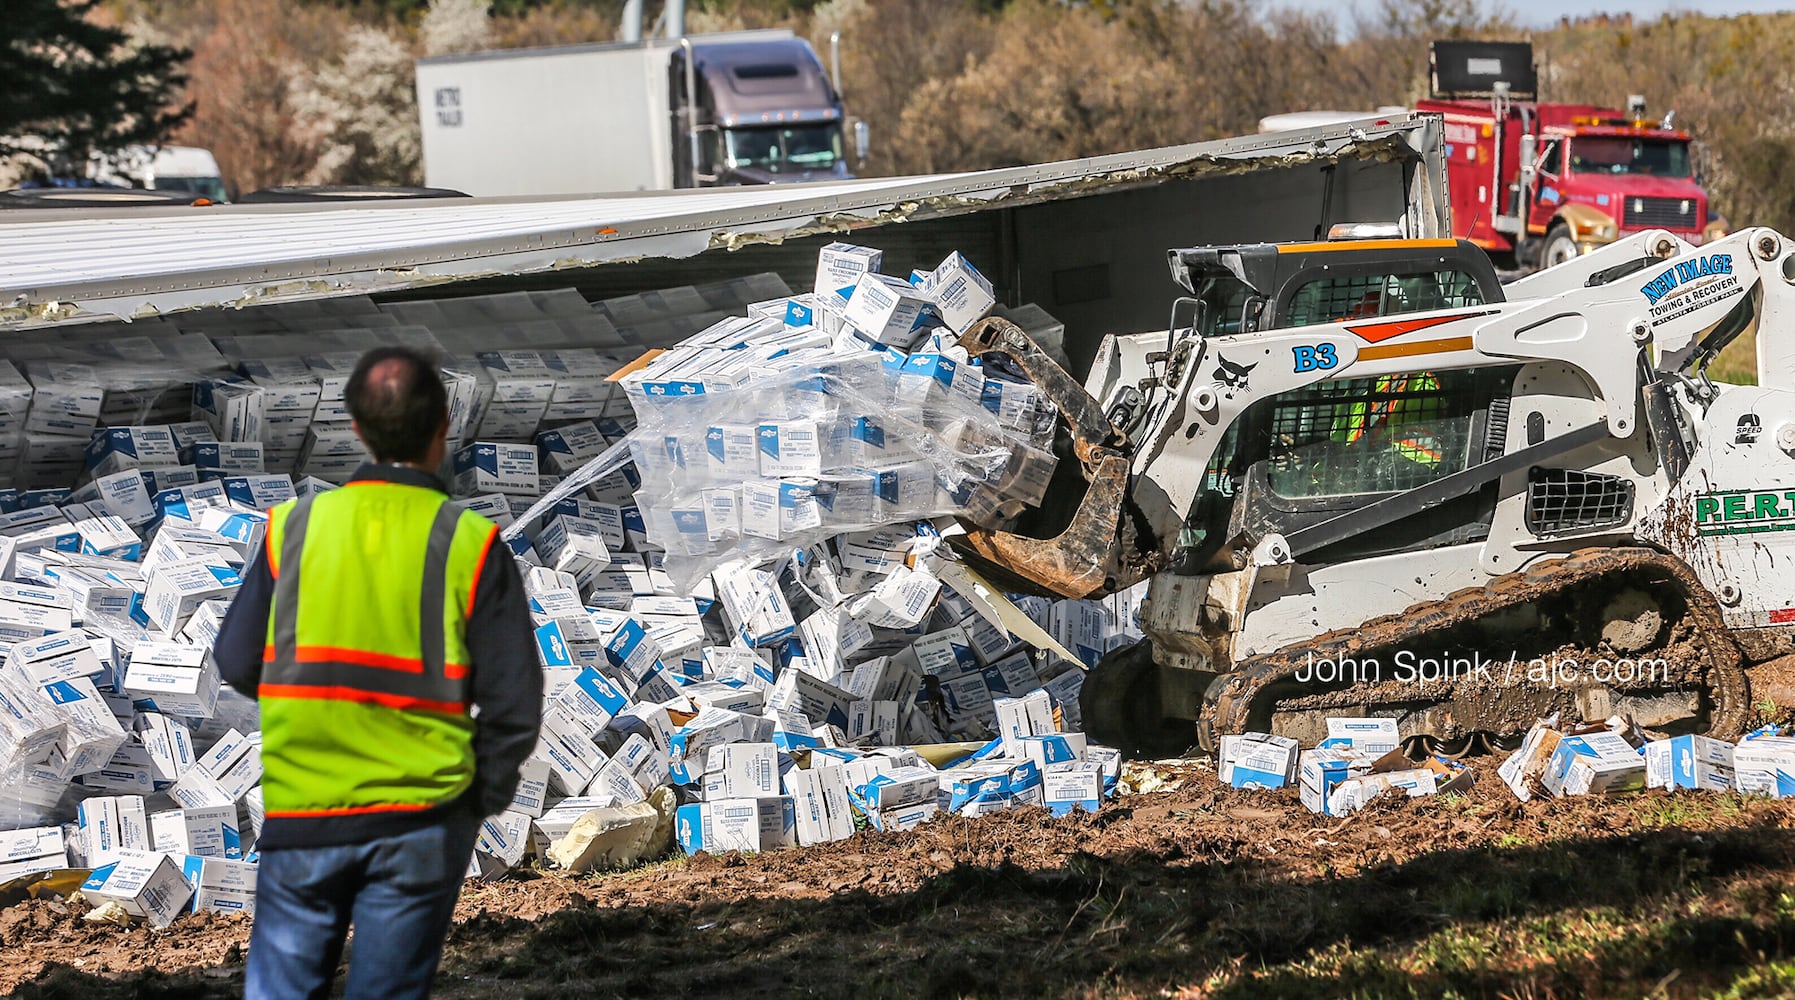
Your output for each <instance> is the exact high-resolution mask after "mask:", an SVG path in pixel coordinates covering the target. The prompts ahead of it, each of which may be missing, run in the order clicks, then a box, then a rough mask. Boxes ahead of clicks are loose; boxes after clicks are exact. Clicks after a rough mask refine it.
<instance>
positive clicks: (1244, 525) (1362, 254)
mask: <svg viewBox="0 0 1795 1000" xmlns="http://www.w3.org/2000/svg"><path fill="white" fill-rule="evenodd" d="M1171 263H1172V268H1173V273H1174V276H1175V277H1176V278H1177V279H1178V281H1179V283H1180V284H1181V285H1183V286H1184V287H1185V288H1187V289H1189V290H1190V291H1191V292H1192V293H1193V296H1194V297H1195V299H1196V302H1197V303H1198V305H1197V306H1196V308H1195V309H1194V319H1193V321H1192V325H1191V327H1190V328H1189V330H1188V332H1187V333H1186V335H1187V336H1192V335H1194V336H1200V337H1203V338H1205V339H1207V338H1211V337H1226V336H1231V335H1235V334H1241V333H1253V332H1257V331H1261V330H1273V329H1288V328H1292V327H1301V326H1312V325H1316V324H1321V323H1336V322H1340V321H1343V320H1351V319H1360V318H1366V317H1375V316H1390V315H1400V314H1403V313H1414V312H1425V311H1429V310H1438V309H1454V308H1463V307H1470V306H1477V305H1481V304H1484V303H1487V302H1500V301H1502V297H1503V296H1502V287H1501V284H1500V283H1499V282H1498V280H1497V278H1496V273H1495V270H1494V268H1492V267H1491V265H1490V263H1489V258H1488V257H1487V256H1485V255H1484V253H1483V252H1482V251H1481V250H1479V249H1477V248H1476V247H1475V246H1473V245H1471V244H1470V243H1467V242H1465V241H1462V240H1459V241H1455V240H1367V241H1356V242H1346V243H1338V242H1336V243H1294V244H1256V245H1250V246H1238V247H1202V248H1197V249H1191V250H1174V251H1172V254H1171ZM1513 378H1514V368H1513V367H1512V366H1499V367H1495V368H1489V369H1473V370H1462V369H1461V370H1442V371H1428V370H1421V369H1418V370H1416V371H1413V372H1406V373H1401V374H1397V375H1386V376H1380V377H1375V378H1357V379H1352V378H1348V379H1335V380H1328V381H1323V382H1319V383H1316V384H1314V385H1310V386H1307V387H1304V388H1302V389H1299V390H1295V391H1292V392H1289V393H1284V394H1282V395H1279V396H1276V397H1272V398H1270V399H1266V400H1262V401H1260V402H1259V403H1256V404H1254V405H1253V406H1252V407H1250V408H1249V409H1248V410H1246V411H1245V412H1244V413H1243V414H1242V415H1241V416H1240V418H1239V419H1238V420H1236V421H1235V424H1234V426H1233V427H1231V428H1230V429H1229V431H1228V434H1227V435H1226V437H1225V439H1224V441H1223V444H1222V446H1221V447H1220V448H1218V449H1217V451H1216V454H1215V455H1214V456H1213V458H1212V460H1211V464H1210V467H1209V469H1208V470H1207V473H1206V475H1205V480H1204V489H1203V491H1202V492H1201V493H1200V494H1199V496H1198V499H1197V502H1196V504H1195V505H1194V506H1193V508H1192V510H1191V511H1190V513H1189V516H1188V517H1187V519H1186V522H1185V532H1184V537H1183V538H1182V539H1181V544H1180V547H1179V552H1178V555H1177V556H1176V557H1175V559H1174V566H1175V568H1176V569H1175V571H1178V572H1183V573H1187V574H1198V573H1205V572H1216V571H1224V570H1227V569H1233V568H1238V567H1236V566H1232V565H1229V564H1227V561H1228V560H1229V559H1231V558H1232V555H1231V554H1230V553H1225V552H1224V551H1223V548H1224V544H1225V543H1226V542H1227V540H1229V539H1233V538H1239V537H1242V536H1246V537H1252V538H1256V537H1262V536H1264V535H1265V534H1268V533H1272V532H1278V533H1289V532H1291V531H1293V530H1296V529H1297V528H1301V527H1306V526H1308V525H1311V524H1315V523H1319V522H1320V521H1323V520H1327V519H1329V518H1332V517H1335V516H1337V515H1340V514H1342V513H1348V512H1351V511H1353V510H1357V509H1359V508H1361V507H1364V506H1366V505H1368V504H1370V503H1373V502H1375V501H1377V500H1380V499H1383V498H1385V497H1388V496H1391V495H1393V494H1396V493H1400V492H1403V491H1405V490H1410V489H1414V488H1416V487H1418V486H1422V485H1425V484H1427V483H1429V482H1432V481H1434V480H1436V479H1440V478H1443V477H1445V476H1448V475H1451V474H1452V473H1454V472H1458V471H1461V470H1463V469H1465V468H1468V467H1469V466H1471V465H1475V464H1477V463H1479V462H1482V461H1485V460H1486V459H1487V458H1489V457H1492V454H1491V450H1492V449H1494V450H1495V454H1500V452H1501V448H1502V445H1503V437H1504V434H1505V428H1506V412H1507V399H1508V393H1509V387H1510V385H1511V384H1512V382H1513ZM1495 500H1496V496H1495V492H1494V486H1493V484H1492V486H1491V487H1490V488H1489V489H1486V490H1484V491H1482V492H1480V493H1478V494H1476V495H1473V496H1469V497H1464V498H1462V499H1460V500H1455V501H1452V502H1450V503H1447V504H1443V505H1441V506H1440V507H1439V508H1438V509H1437V510H1435V511H1432V512H1429V514H1428V516H1426V517H1418V518H1412V519H1410V520H1409V521H1408V522H1405V523H1403V524H1401V525H1399V526H1395V527H1394V528H1393V529H1392V530H1385V531H1381V532H1377V533H1375V538H1374V539H1366V540H1363V541H1358V542H1349V543H1341V545H1340V546H1339V547H1337V548H1336V549H1335V550H1334V551H1322V552H1319V553H1317V556H1318V557H1319V558H1318V559H1317V561H1318V562H1333V561H1338V560H1342V559H1348V558H1361V557H1364V556H1367V555H1372V554H1377V553H1381V552H1393V551H1406V550H1411V549H1417V548H1425V547H1431V546H1434V545H1446V544H1454V543H1458V542H1465V541H1472V540H1475V538H1476V537H1480V535H1479V532H1487V530H1488V524H1489V516H1488V512H1489V511H1491V510H1493V509H1494V504H1495Z"/></svg>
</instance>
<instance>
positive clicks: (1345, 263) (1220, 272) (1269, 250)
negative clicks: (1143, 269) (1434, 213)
mask: <svg viewBox="0 0 1795 1000" xmlns="http://www.w3.org/2000/svg"><path fill="white" fill-rule="evenodd" d="M1171 266H1172V277H1173V279H1174V280H1176V281H1177V282H1178V283H1179V284H1180V285H1182V286H1183V287H1184V288H1185V289H1186V290H1188V291H1189V292H1190V293H1191V294H1192V295H1193V296H1194V297H1195V298H1196V301H1197V302H1198V303H1200V305H1199V308H1198V309H1197V315H1198V319H1199V323H1198V326H1197V332H1198V333H1200V334H1201V335H1202V336H1204V337H1214V336H1218V335H1219V336H1230V335H1233V334H1240V333H1254V332H1256V331H1259V330H1281V329H1288V328H1290V327H1298V326H1313V325H1315V324H1317V323H1336V322H1340V321H1342V320H1349V319H1362V318H1365V317H1367V316H1390V315H1396V314H1399V313H1410V312H1425V311H1427V310H1430V309H1452V308H1457V307H1460V306H1469V305H1479V304H1481V303H1484V302H1500V301H1502V284H1501V282H1500V281H1498V280H1497V278H1496V270H1495V268H1493V267H1492V266H1491V265H1490V259H1489V257H1488V256H1486V255H1485V254H1484V252H1483V251H1482V250H1479V249H1477V247H1476V246H1474V245H1473V244H1471V243H1469V242H1467V241H1465V240H1354V241H1346V242H1328V243H1256V244H1249V245H1246V246H1223V247H1198V248H1196V249H1190V250H1173V251H1172V252H1171Z"/></svg>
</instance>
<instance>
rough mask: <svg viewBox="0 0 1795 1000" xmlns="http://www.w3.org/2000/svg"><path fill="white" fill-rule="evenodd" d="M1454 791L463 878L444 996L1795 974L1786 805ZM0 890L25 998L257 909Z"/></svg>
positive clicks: (211, 946) (963, 830)
mask: <svg viewBox="0 0 1795 1000" xmlns="http://www.w3.org/2000/svg"><path fill="white" fill-rule="evenodd" d="M1478 763H1479V764H1480V765H1481V766H1480V768H1479V770H1480V772H1481V773H1480V774H1479V780H1478V783H1477V785H1476V787H1474V788H1473V789H1472V790H1471V791H1470V792H1469V793H1468V794H1466V795H1463V796H1441V797H1437V798H1432V799H1415V800H1403V801H1390V802H1380V803H1375V804H1373V806H1372V807H1371V808H1370V809H1368V810H1367V811H1366V812H1364V813H1362V814H1360V815H1358V816H1354V817H1350V818H1346V819H1329V818H1326V817H1318V816H1315V815H1313V814H1311V813H1309V812H1308V811H1307V810H1305V809H1304V808H1303V807H1302V806H1301V805H1300V804H1299V803H1298V802H1297V798H1296V793H1295V792H1294V791H1283V792H1236V791H1232V790H1228V789H1224V788H1220V787H1218V786H1217V784H1216V782H1215V780H1214V778H1213V776H1212V775H1210V774H1209V773H1207V771H1206V770H1203V769H1200V768H1194V767H1193V768H1183V769H1178V770H1175V771H1172V772H1170V773H1172V774H1173V775H1174V776H1175V777H1176V778H1179V779H1182V781H1183V784H1182V787H1179V788H1177V789H1175V790H1172V791H1162V792H1156V793H1152V794H1146V795H1135V796H1128V797H1125V798H1123V799H1121V800H1119V801H1117V802H1115V803H1113V804H1110V805H1108V806H1106V807H1105V808H1104V809H1103V811H1102V812H1100V813H1098V814H1097V815H1095V816H1084V815H1074V816H1071V817H1067V818H1063V819H1055V818H1053V817H1051V816H1049V815H1048V814H1047V813H1046V812H1045V811H1043V810H1039V809H1028V810H1020V811H1016V812H1011V813H1005V814H999V815H996V816H991V817H986V818H983V819H978V820H966V819H960V818H947V819H943V820H938V821H936V822H933V823H930V824H928V825H926V826H924V827H922V828H921V829H919V830H917V831H914V832H912V833H907V834H895V833H894V834H883V833H870V832H869V833H863V834H861V835H859V836H856V837H854V838H853V839H851V840H848V841H844V842H841V843H838V844H831V845H828V846H825V847H820V848H812V849H804V850H793V851H783V852H776V853H770V854H765V855H760V856H738V855H733V854H732V855H727V856H722V857H706V856H700V857H697V858H693V859H677V860H673V861H667V862H663V863H660V864H657V865H651V866H648V867H645V868H639V869H636V870H633V871H628V872H616V873H608V874H602V875H592V876H582V877H563V876H557V875H550V874H539V873H528V872H526V873H520V874H518V875H514V876H513V877H512V879H511V880H509V881H506V882H502V883H495V884H490V885H470V886H469V887H468V888H467V890H466V891H465V892H464V893H463V896H462V902H461V907H460V911H459V913H458V919H457V923H456V926H455V929H454V931H453V934H452V937H451V939H450V943H449V949H448V952H447V955H446V958H445V960H444V963H443V970H442V974H441V977H440V979H439V981H438V984H437V992H438V994H439V995H441V996H447V997H484V996H505V997H560V996H581V997H588V996H590V997H629V998H649V997H689V996H706V997H786V996H794V995H796V996H824V997H830V996H849V995H852V996H857V997H888V996H889V997H916V996H929V997H937V996H941V997H956V996H1056V997H1122V996H1172V997H1247V996H1262V995H1277V996H1317V997H1324V996H1325V997H1338V996H1375V997H1382V996H1442V995H1454V996H1466V997H1483V996H1488V997H1571V996H1584V995H1604V996H1673V997H1676V996H1714V995H1721V996H1786V995H1790V994H1792V993H1795V955H1792V954H1791V950H1790V949H1791V947H1792V945H1795V832H1792V831H1795V801H1769V800H1764V799H1755V800H1754V799H1744V798H1740V797H1737V796H1730V795H1729V796H1708V795H1696V794H1692V793H1682V794H1680V795H1675V796H1672V795H1667V794H1665V793H1662V792H1651V793H1647V794H1642V795H1634V796H1629V797H1623V798H1614V799H1568V800H1557V801H1544V802H1539V801H1536V802H1533V803H1530V804H1526V805H1523V804H1521V803H1520V802H1517V801H1516V800H1515V799H1514V798H1513V796H1511V795H1510V794H1509V792H1508V790H1507V789H1505V788H1504V787H1502V785H1501V784H1500V783H1499V782H1498V781H1497V780H1496V779H1495V775H1494V774H1493V773H1492V769H1493V766H1494V763H1495V762H1494V761H1491V760H1485V761H1480V762H1478ZM82 909H84V908H83V907H79V906H73V907H71V906H68V905H65V904H61V903H56V902H49V901H41V900H39V901H31V902H28V903H24V904H20V905H18V906H14V907H11V908H8V909H6V910H4V911H0V946H4V949H5V953H6V955H7V956H8V960H7V961H6V963H4V967H3V968H0V989H9V990H12V991H13V995H16V996H21V997H82V998H88V997H94V998H100V997H163V996H169V997H176V996H178V997H181V998H183V1000H197V998H202V997H214V996H219V997H222V996H230V995H234V994H239V993H240V992H241V990H242V969H243V951H244V945H245V943H246V941H247V939H248V926H247V924H246V923H245V922H244V921H242V920H241V918H234V917H232V918H225V917H213V916H210V915H205V916H190V917H186V918H183V919H181V920H179V921H177V922H176V924H175V925H174V926H173V927H171V928H169V929H168V930H166V931H162V932H159V933H158V932H151V931H149V930H146V929H143V928H135V929H123V928H118V927H113V926H107V925H96V924H89V923H84V922H82V921H81V920H80V919H79V913H80V911H81V910H82Z"/></svg>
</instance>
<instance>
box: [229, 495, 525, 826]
mask: <svg viewBox="0 0 1795 1000" xmlns="http://www.w3.org/2000/svg"><path fill="white" fill-rule="evenodd" d="M356 480H374V481H380V482H390V483H402V484H405V485H407V486H421V487H424V488H426V489H433V490H436V491H438V492H442V493H446V492H447V491H446V490H445V489H444V488H443V483H442V481H441V480H439V479H437V478H436V477H435V476H432V475H430V474H428V473H424V472H419V471H417V470H415V469H409V468H405V467H403V466H396V465H364V466H362V468H360V469H359V470H357V471H356V473H355V477H354V480H352V481H356ZM493 545H494V547H495V548H494V553H493V554H494V555H496V556H499V557H503V558H488V559H486V560H485V561H484V562H483V563H482V564H481V568H480V577H479V579H478V580H476V581H475V582H474V610H473V614H472V616H471V617H470V618H469V619H468V623H467V647H468V652H469V654H470V655H471V659H472V660H473V664H472V667H473V669H472V670H471V672H470V675H469V676H470V680H471V683H472V688H471V691H470V693H471V696H472V701H473V704H474V706H475V707H476V708H477V710H478V711H477V713H476V714H475V718H474V761H475V764H474V783H473V785H472V786H471V787H470V788H469V789H468V791H467V793H466V794H464V795H462V796H461V797H460V798H459V799H456V800H455V801H454V802H452V803H449V804H447V805H445V806H442V807H439V808H437V809H431V810H425V811H422V812H399V813H370V814H366V815H360V816H338V817H332V818H330V819H328V820H326V821H317V820H309V819H292V818H279V817H270V818H269V819H268V820H267V821H266V822H265V823H264V824H263V826H262V835H261V837H260V839H259V840H258V846H259V848H260V849H262V850H269V849H279V848H282V847H325V846H330V845H334V844H349V843H358V842H361V841H364V840H368V839H371V838H374V837H380V836H390V835H393V834H397V833H403V832H406V831H408V830H413V829H417V828H419V827H421V826H425V825H428V824H430V823H434V822H439V821H441V820H442V819H443V818H444V817H445V814H447V813H451V812H453V813H457V814H463V815H470V814H471V815H474V816H481V817H483V816H490V815H492V814H494V813H497V812H500V811H501V810H503V809H504V808H505V807H506V806H507V805H509V804H510V802H511V796H512V793H513V792H515V791H516V790H517V782H518V766H519V765H520V764H522V763H523V761H524V758H525V757H528V756H529V755H530V752H531V751H532V750H534V749H535V747H536V733H537V728H538V726H539V725H540V724H541V718H542V669H541V667H539V666H538V665H537V662H536V642H535V636H534V634H533V630H532V629H531V625H530V605H529V599H528V598H527V597H526V596H525V594H524V585H523V578H522V577H520V576H519V575H518V572H517V563H516V561H515V560H513V559H510V558H508V557H509V555H510V553H509V552H507V551H506V549H505V546H504V543H503V542H499V541H497V540H496V539H495V540H494V542H493ZM273 599H274V574H273V573H271V572H270V571H269V569H268V553H267V551H266V550H265V549H264V550H260V551H258V552H257V553H256V556H255V559H254V560H253V562H252V563H251V564H250V565H249V566H248V567H246V569H245V570H244V573H243V586H242V587H241V588H240V589H239V590H238V591H237V595H236V598H235V599H234V600H232V602H231V607H230V611H229V612H228V613H227V614H226V615H225V618H224V622H223V624H222V625H221V626H220V627H219V630H218V641H217V642H216V643H215V644H214V646H213V657H214V659H216V661H217V663H218V670H219V674H220V675H221V676H222V677H223V678H224V680H225V682H226V683H228V684H230V686H231V687H233V688H235V689H237V690H238V691H240V692H242V693H243V694H244V695H247V696H248V697H251V698H254V697H255V696H256V689H257V687H258V686H259V685H260V683H261V677H262V653H263V648H264V647H265V646H266V644H267V638H268V609H269V607H270V605H271V604H272V603H273Z"/></svg>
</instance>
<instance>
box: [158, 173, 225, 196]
mask: <svg viewBox="0 0 1795 1000" xmlns="http://www.w3.org/2000/svg"><path fill="white" fill-rule="evenodd" d="M156 190H158V191H190V192H192V193H194V194H196V195H199V196H200V197H202V198H209V199H211V200H212V201H229V200H230V196H229V195H227V194H225V191H224V181H222V180H220V179H219V178H217V177H157V178H156Z"/></svg>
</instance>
